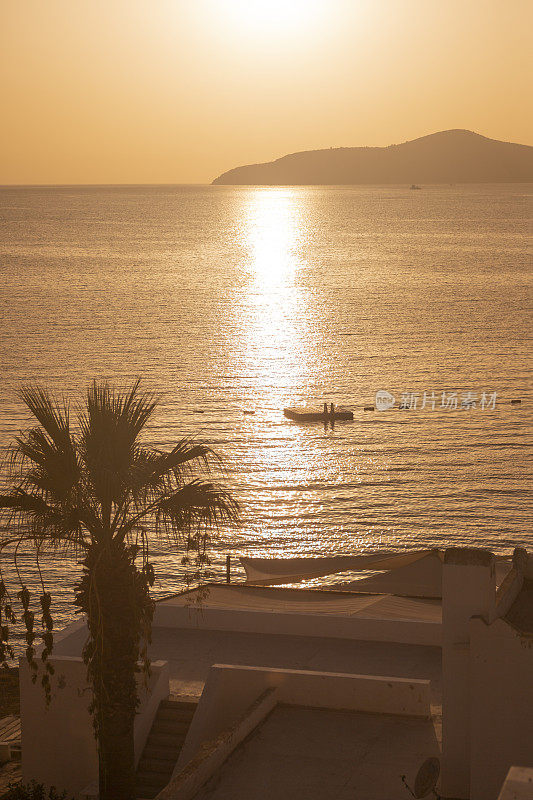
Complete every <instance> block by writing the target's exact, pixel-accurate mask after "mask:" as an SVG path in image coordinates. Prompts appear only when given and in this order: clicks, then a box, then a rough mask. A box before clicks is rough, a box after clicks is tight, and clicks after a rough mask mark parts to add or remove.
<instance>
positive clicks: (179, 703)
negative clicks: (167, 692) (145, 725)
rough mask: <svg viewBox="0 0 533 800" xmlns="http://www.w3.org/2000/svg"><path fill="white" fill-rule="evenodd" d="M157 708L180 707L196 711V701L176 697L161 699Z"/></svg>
mask: <svg viewBox="0 0 533 800" xmlns="http://www.w3.org/2000/svg"><path fill="white" fill-rule="evenodd" d="M159 708H181V709H190V710H191V711H196V709H197V708H198V702H197V701H196V702H194V701H189V700H178V699H177V698H170V699H168V700H161V702H160V704H159Z"/></svg>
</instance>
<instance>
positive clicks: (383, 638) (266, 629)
mask: <svg viewBox="0 0 533 800" xmlns="http://www.w3.org/2000/svg"><path fill="white" fill-rule="evenodd" d="M154 627H161V628H193V629H200V630H215V631H217V630H220V631H224V630H227V631H236V632H241V633H265V634H276V635H277V634H286V635H290V636H320V637H326V638H335V639H359V640H364V641H369V642H396V643H400V644H419V645H428V646H431V647H440V646H441V643H442V636H441V623H440V620H439V621H438V622H432V621H427V620H417V619H399V618H394V619H392V618H388V619H380V618H379V617H369V618H364V617H353V616H350V615H345V616H342V615H340V614H339V615H338V616H337V615H329V614H307V613H306V614H301V613H290V612H280V611H275V612H266V611H255V610H248V609H246V610H241V609H236V608H228V609H221V608H201V609H200V610H197V609H195V608H191V607H189V606H184V605H181V604H179V605H178V604H176V605H173V604H171V603H157V604H156V610H155V615H154Z"/></svg>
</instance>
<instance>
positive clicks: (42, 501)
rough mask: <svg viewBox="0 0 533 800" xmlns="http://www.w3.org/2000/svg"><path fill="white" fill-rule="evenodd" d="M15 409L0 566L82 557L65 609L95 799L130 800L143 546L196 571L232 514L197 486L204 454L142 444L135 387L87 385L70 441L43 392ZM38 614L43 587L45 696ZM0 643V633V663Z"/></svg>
mask: <svg viewBox="0 0 533 800" xmlns="http://www.w3.org/2000/svg"><path fill="white" fill-rule="evenodd" d="M20 397H21V399H22V400H23V401H24V403H25V404H26V406H27V407H28V409H29V410H30V412H31V413H32V415H33V416H34V417H35V418H36V420H37V423H38V424H37V426H35V427H32V428H30V429H29V430H26V431H24V432H21V433H20V434H19V436H18V437H17V438H16V439H15V442H14V444H13V447H12V449H11V458H10V462H9V464H10V471H9V474H10V479H11V489H10V491H9V493H8V494H4V495H0V512H1V513H3V515H4V516H7V520H6V521H7V525H6V526H5V527H4V528H3V529H2V530H3V531H4V532H3V533H1V534H0V555H1V554H2V551H6V548H9V547H12V546H13V543H15V544H16V545H18V546H19V547H20V546H21V547H23V549H24V548H26V550H27V547H28V545H31V546H32V547H33V548H34V551H35V553H36V556H37V561H38V558H39V555H40V554H41V553H42V552H45V551H47V550H56V551H57V550H58V549H60V550H63V551H66V552H67V553H69V554H71V555H74V556H78V557H79V555H80V553H81V554H82V562H81V563H82V571H81V576H80V581H79V583H78V585H77V586H76V597H75V604H76V605H77V606H78V607H79V609H80V610H81V611H83V612H84V613H85V615H86V618H87V626H88V639H87V642H86V645H85V647H84V650H83V656H84V660H85V663H86V664H87V671H88V680H89V683H90V685H91V686H92V690H93V700H92V705H91V711H92V713H93V719H94V726H95V733H96V738H97V744H98V753H99V783H100V798H101V800H131V799H132V798H134V796H135V785H134V782H135V773H134V749H133V724H134V718H135V710H136V705H137V691H136V671H138V666H137V664H138V662H139V660H140V659H141V660H142V661H143V663H144V664H145V667H146V668H148V667H149V662H148V656H147V647H148V643H149V638H150V629H151V622H152V615H153V610H154V605H153V601H152V599H151V597H150V586H151V585H152V584H153V579H154V574H153V567H152V565H151V564H150V561H149V557H148V544H149V542H150V537H151V535H158V534H159V535H163V538H166V540H167V541H169V542H170V543H174V544H175V545H177V546H178V547H179V548H180V549H181V551H182V552H183V553H184V555H183V560H182V563H184V564H195V565H196V567H197V568H199V569H200V570H201V568H202V565H204V564H205V563H206V562H208V545H209V533H210V531H211V530H212V529H213V528H216V527H217V526H218V525H219V524H220V523H237V522H238V513H239V512H238V506H237V503H236V501H235V500H234V499H233V498H232V497H231V495H230V494H229V493H228V492H227V491H225V490H224V489H222V488H220V487H219V486H217V485H216V484H214V483H212V482H210V481H208V480H206V479H205V478H204V477H202V475H203V471H204V470H206V469H208V468H209V465H210V463H211V462H212V461H213V459H214V458H216V456H215V455H214V453H213V452H212V450H211V449H210V448H208V447H206V446H205V445H202V444H199V443H196V442H194V441H191V440H188V439H182V440H181V441H179V442H178V443H177V444H176V446H175V447H174V448H173V449H172V450H171V451H170V452H162V451H161V450H157V449H154V448H151V447H148V446H147V445H146V444H143V442H142V440H141V434H142V433H143V431H144V429H145V426H146V423H147V422H148V420H149V419H150V418H151V417H152V415H153V412H154V410H155V408H156V406H157V400H156V398H155V397H154V396H153V395H152V394H149V393H146V392H143V391H141V389H140V386H139V381H137V382H136V383H135V384H134V385H133V386H132V388H131V389H128V390H124V391H120V390H116V389H113V388H111V387H110V386H109V385H108V384H107V383H96V382H94V383H93V384H92V386H91V387H90V388H89V389H88V391H87V396H86V402H85V405H84V406H83V408H82V409H81V410H79V411H78V415H77V416H78V424H77V425H76V426H75V429H73V428H72V426H71V421H70V409H69V406H68V404H67V403H66V402H65V401H61V402H58V401H56V400H54V399H53V398H52V397H51V395H50V393H49V392H48V391H46V390H44V389H41V388H36V387H27V388H23V389H22V390H21V392H20ZM18 597H19V599H20V601H21V603H22V606H23V619H24V622H25V624H26V630H27V634H26V639H27V642H28V650H27V658H28V660H29V662H30V665H31V666H32V668H33V669H34V671H35V675H36V674H37V665H36V663H35V659H34V658H33V654H34V649H33V641H34V638H35V634H34V632H33V625H34V614H33V612H32V611H31V609H30V595H29V592H28V590H27V589H26V588H25V587H22V588H21V591H19V593H18ZM50 602H51V598H50V595H49V593H47V592H46V591H45V588H44V586H43V593H42V595H41V606H42V610H43V625H44V635H43V639H44V645H45V648H44V653H43V661H44V676H43V679H42V681H43V685H44V687H45V690H46V691H47V693H48V695H49V694H50V673H52V672H53V668H52V667H51V666H50V664H49V663H47V656H48V655H49V654H50V652H51V650H52V646H53V638H52V625H53V622H52V619H51V615H50ZM2 608H3V610H4V617H5V618H7V620H8V621H9V620H12V619H13V611H12V604H11V601H10V599H9V595H8V593H7V589H6V588H5V586H4V584H3V583H2V582H0V612H1V610H2ZM4 623H5V620H4ZM1 624H2V621H1V619H0V625H1ZM7 636H8V628H7V627H6V626H5V624H4V626H3V627H2V628H1V636H0V639H1V640H2V641H1V642H0V644H2V645H3V650H4V652H3V654H2V653H1V652H0V661H1V660H2V656H5V655H6V652H7V649H8V644H7Z"/></svg>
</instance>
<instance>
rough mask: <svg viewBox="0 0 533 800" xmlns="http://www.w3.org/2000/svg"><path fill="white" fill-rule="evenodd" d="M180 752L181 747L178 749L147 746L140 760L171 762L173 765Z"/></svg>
mask: <svg viewBox="0 0 533 800" xmlns="http://www.w3.org/2000/svg"><path fill="white" fill-rule="evenodd" d="M180 750H181V745H179V746H178V747H159V746H155V745H154V746H152V745H150V744H147V745H146V747H145V748H144V750H143V754H142V758H157V759H159V760H160V761H172V763H173V764H175V763H176V761H177V760H178V756H179V754H180Z"/></svg>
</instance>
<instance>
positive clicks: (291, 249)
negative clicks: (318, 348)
mask: <svg viewBox="0 0 533 800" xmlns="http://www.w3.org/2000/svg"><path fill="white" fill-rule="evenodd" d="M303 241H304V235H303V222H302V198H301V196H300V195H298V194H297V193H296V192H295V191H294V190H290V189H258V190H255V191H253V192H252V193H251V195H250V197H249V199H248V202H247V204H246V206H245V208H244V224H243V244H244V247H245V249H246V251H247V254H248V256H247V262H246V269H247V271H248V275H249V280H248V282H247V284H246V286H245V291H244V293H243V296H242V297H241V303H240V308H239V310H238V313H239V317H240V322H241V348H242V350H241V357H242V358H243V360H244V363H245V365H246V368H247V369H248V370H249V372H248V374H249V375H250V376H253V381H252V383H253V385H252V386H251V387H250V389H251V391H253V392H254V394H255V397H250V400H251V401H253V402H260V403H261V405H262V406H263V407H266V408H269V409H271V410H274V409H278V410H279V409H281V408H282V407H283V405H284V404H286V403H287V402H288V401H289V399H290V397H291V394H292V391H293V390H294V387H296V386H301V385H302V382H303V383H306V382H307V376H308V374H309V371H310V369H312V363H311V361H312V358H311V353H310V352H309V323H308V303H307V298H306V294H305V288H304V286H303V285H302V282H301V281H300V280H299V278H300V277H301V273H302V271H303V269H304V268H305V257H304V254H303Z"/></svg>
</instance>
